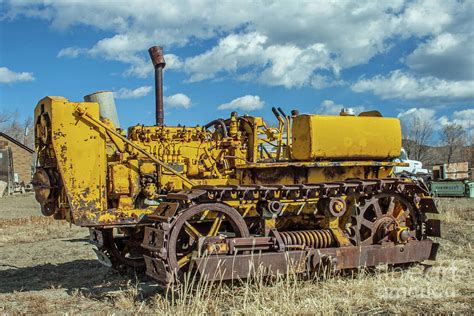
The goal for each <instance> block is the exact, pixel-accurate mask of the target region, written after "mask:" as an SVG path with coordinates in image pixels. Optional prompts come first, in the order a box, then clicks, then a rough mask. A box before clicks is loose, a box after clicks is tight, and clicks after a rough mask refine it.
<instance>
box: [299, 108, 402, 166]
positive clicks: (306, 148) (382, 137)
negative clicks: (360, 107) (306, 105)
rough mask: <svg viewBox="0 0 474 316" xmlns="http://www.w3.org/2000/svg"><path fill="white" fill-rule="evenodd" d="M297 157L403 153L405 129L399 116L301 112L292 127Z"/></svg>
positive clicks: (378, 156)
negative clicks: (401, 151)
mask: <svg viewBox="0 0 474 316" xmlns="http://www.w3.org/2000/svg"><path fill="white" fill-rule="evenodd" d="M292 139H293V146H292V147H293V148H292V157H293V159H295V160H300V161H310V160H318V159H341V160H343V159H377V160H385V159H390V158H396V157H398V156H400V150H401V146H402V132H401V127H400V120H399V119H396V118H384V117H367V116H324V115H298V116H296V117H295V118H294V120H293V127H292Z"/></svg>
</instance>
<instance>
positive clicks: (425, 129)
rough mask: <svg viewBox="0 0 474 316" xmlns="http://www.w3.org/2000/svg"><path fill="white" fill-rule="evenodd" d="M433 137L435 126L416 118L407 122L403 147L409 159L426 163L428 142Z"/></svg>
mask: <svg viewBox="0 0 474 316" xmlns="http://www.w3.org/2000/svg"><path fill="white" fill-rule="evenodd" d="M432 136H433V126H432V124H431V123H430V122H429V121H428V120H423V119H421V118H419V117H417V116H414V117H412V118H411V119H410V120H409V121H407V122H405V124H404V135H403V147H404V148H405V150H406V152H407V155H408V157H410V158H411V159H414V160H420V161H422V162H424V163H426V162H427V158H428V151H429V146H428V142H429V141H430V139H431V137H432Z"/></svg>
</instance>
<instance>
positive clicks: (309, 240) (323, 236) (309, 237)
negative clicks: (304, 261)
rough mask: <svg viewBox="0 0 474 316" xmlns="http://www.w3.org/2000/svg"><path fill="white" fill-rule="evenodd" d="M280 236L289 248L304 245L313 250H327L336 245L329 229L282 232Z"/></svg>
mask: <svg viewBox="0 0 474 316" xmlns="http://www.w3.org/2000/svg"><path fill="white" fill-rule="evenodd" d="M280 236H281V237H282V239H283V242H284V243H285V245H287V246H296V245H304V246H307V247H311V248H327V247H331V246H333V245H334V244H335V239H334V236H333V235H332V232H331V230H329V229H320V230H299V231H289V232H280Z"/></svg>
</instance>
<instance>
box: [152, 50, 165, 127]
mask: <svg viewBox="0 0 474 316" xmlns="http://www.w3.org/2000/svg"><path fill="white" fill-rule="evenodd" d="M148 53H149V54H150V58H151V61H152V63H153V67H154V68H155V103H156V125H157V126H163V124H164V110H163V68H165V66H166V63H165V58H164V56H163V48H161V47H160V46H153V47H151V48H150V49H149V50H148Z"/></svg>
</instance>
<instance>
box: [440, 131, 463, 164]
mask: <svg viewBox="0 0 474 316" xmlns="http://www.w3.org/2000/svg"><path fill="white" fill-rule="evenodd" d="M441 140H442V143H443V145H444V150H445V155H446V162H447V163H451V162H453V158H454V157H455V155H456V153H457V152H461V151H462V150H463V149H464V145H465V143H466V131H465V130H464V128H463V127H462V126H461V125H459V124H455V123H451V124H448V125H445V126H444V127H443V132H442V134H441Z"/></svg>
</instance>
